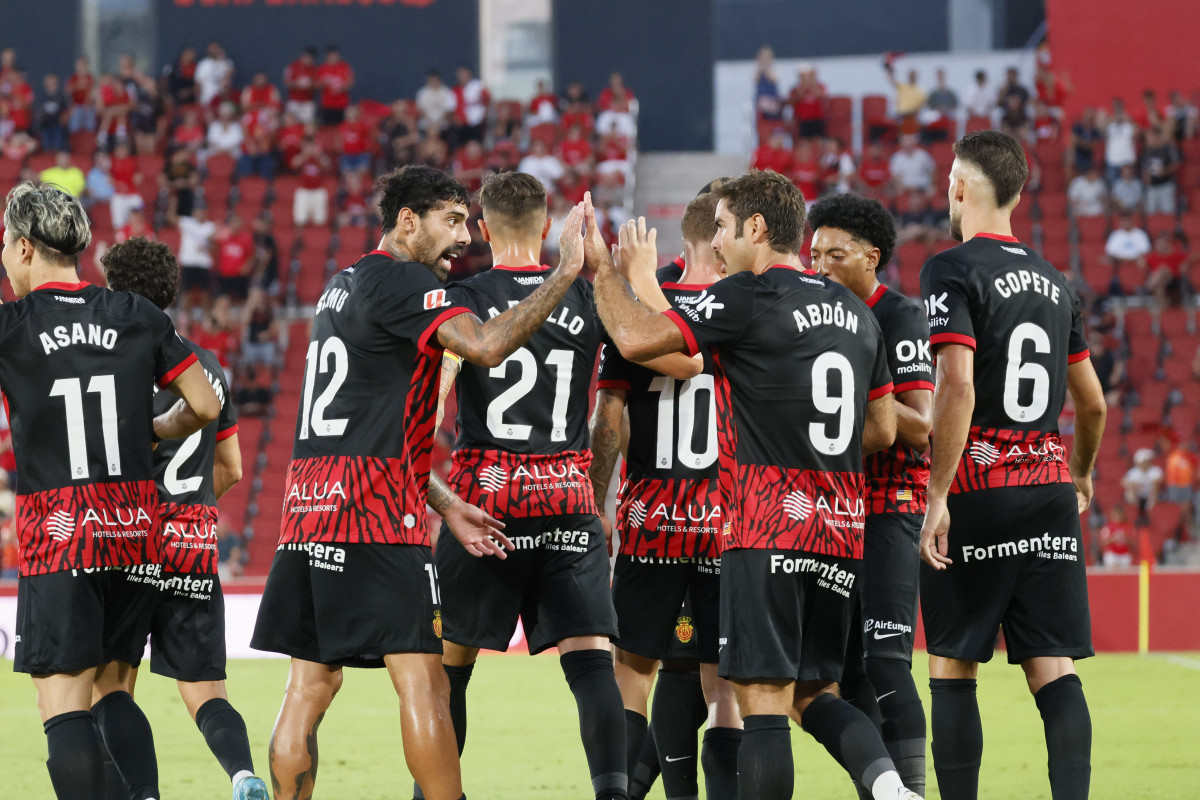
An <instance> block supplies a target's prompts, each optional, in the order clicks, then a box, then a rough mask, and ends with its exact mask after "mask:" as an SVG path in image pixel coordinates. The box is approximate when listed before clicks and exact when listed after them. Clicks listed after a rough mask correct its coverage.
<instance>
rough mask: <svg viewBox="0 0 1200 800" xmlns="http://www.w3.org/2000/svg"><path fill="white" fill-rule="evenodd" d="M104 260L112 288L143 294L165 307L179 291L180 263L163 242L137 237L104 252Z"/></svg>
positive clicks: (102, 259)
mask: <svg viewBox="0 0 1200 800" xmlns="http://www.w3.org/2000/svg"><path fill="white" fill-rule="evenodd" d="M100 263H101V264H103V265H104V276H105V278H107V279H108V288H110V289H114V290H116V291H118V292H132V293H134V294H140V295H141V296H142V297H145V298H146V299H147V300H149V301H150V302H152V303H154V305H156V306H158V307H159V308H161V309H166V307H167V306H169V305H171V303H174V302H175V295H177V294H179V262H178V261H176V260H175V254H174V253H172V252H171V248H169V247H167V246H166V245H165V244H163V243H162V242H152V241H150V240H149V239H147V238H145V237H144V236H134V237H133V238H132V239H126V240H125V241H123V242H118V243H117V244H114V245H113V246H112V247H110V248H108V250H106V251H104V255H103V256H101V257H100Z"/></svg>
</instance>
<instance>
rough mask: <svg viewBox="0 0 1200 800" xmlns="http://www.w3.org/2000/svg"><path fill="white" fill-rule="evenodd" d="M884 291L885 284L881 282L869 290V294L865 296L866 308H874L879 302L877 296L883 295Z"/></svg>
mask: <svg viewBox="0 0 1200 800" xmlns="http://www.w3.org/2000/svg"><path fill="white" fill-rule="evenodd" d="M886 291H887V286H886V285H884V284H882V283H881V284H879V288H878V289H876V290H875V291H873V292H871V296H870V297H868V298H867V308H874V307H875V304H876V303H878V302H879V298H881V297H883V293H884V292H886Z"/></svg>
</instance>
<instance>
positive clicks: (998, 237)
mask: <svg viewBox="0 0 1200 800" xmlns="http://www.w3.org/2000/svg"><path fill="white" fill-rule="evenodd" d="M971 238H972V239H995V240H996V241H997V242H1019V241H1021V240H1020V239H1018V238H1017V237H1015V236H1005V235H1004V234H1002V233H977V234H975V235H974V236H972V237H971Z"/></svg>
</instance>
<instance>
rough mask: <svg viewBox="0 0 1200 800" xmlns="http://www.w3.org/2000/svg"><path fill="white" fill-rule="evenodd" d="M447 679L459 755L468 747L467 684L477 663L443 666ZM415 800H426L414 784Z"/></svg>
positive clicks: (451, 720) (452, 722)
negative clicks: (448, 680) (462, 665)
mask: <svg viewBox="0 0 1200 800" xmlns="http://www.w3.org/2000/svg"><path fill="white" fill-rule="evenodd" d="M442 669H444V670H445V671H446V677H447V678H449V679H450V723H451V724H452V725H453V726H454V740H455V742H457V744H458V754H459V755H460V756H461V755H462V753H463V748H464V747H466V746H467V684H469V683H470V682H471V673H472V672H474V671H475V663H474V662H471V663H470V664H467V665H466V666H464V667H455V666H451V665H449V664H443V665H442ZM413 800H425V793H424V792H422V791H421V787H420V786H418V785H417V784H415V783H414V784H413Z"/></svg>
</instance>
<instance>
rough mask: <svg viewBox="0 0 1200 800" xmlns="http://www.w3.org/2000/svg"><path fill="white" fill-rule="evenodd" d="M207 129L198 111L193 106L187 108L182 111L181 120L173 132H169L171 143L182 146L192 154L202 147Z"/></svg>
mask: <svg viewBox="0 0 1200 800" xmlns="http://www.w3.org/2000/svg"><path fill="white" fill-rule="evenodd" d="M206 134H207V131H206V130H205V128H204V123H203V122H201V120H200V112H199V111H198V110H197V109H196V107H195V106H192V107H190V108H188V110H187V111H184V112H183V120H182V121H181V122H180V123H179V124H178V125H177V126H176V127H175V131H174V133H172V134H171V144H172V145H173V146H174V147H182V148H185V149H187V150H189V151H191V152H192V153H194V154H198V153H199V152H200V151H201V150H202V149H204V137H205V135H206Z"/></svg>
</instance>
